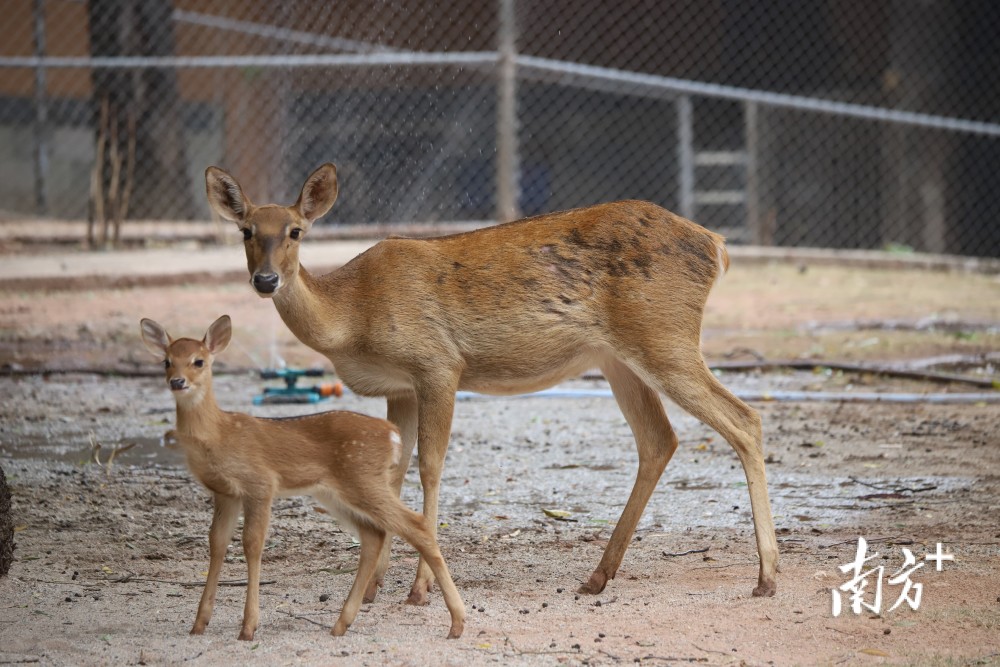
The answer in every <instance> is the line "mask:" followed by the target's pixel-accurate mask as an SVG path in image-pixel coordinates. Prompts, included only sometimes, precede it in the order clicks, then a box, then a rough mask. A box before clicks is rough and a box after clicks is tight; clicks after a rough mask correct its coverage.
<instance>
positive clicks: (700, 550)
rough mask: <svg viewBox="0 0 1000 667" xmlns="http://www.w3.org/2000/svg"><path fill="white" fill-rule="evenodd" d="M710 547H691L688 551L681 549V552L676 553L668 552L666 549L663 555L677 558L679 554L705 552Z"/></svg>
mask: <svg viewBox="0 0 1000 667" xmlns="http://www.w3.org/2000/svg"><path fill="white" fill-rule="evenodd" d="M708 549H709V547H705V548H704V549H689V550H687V551H679V552H677V553H674V554H672V553H667V552H666V551H664V552H663V555H664V556H666V557H667V558H675V557H677V556H687V555H688V554H703V553H705V552H706V551H708Z"/></svg>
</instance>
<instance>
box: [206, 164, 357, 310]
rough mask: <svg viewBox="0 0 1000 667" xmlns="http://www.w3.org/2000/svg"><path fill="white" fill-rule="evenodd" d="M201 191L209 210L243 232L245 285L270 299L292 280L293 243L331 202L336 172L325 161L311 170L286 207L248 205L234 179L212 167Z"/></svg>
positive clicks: (296, 263)
mask: <svg viewBox="0 0 1000 667" xmlns="http://www.w3.org/2000/svg"><path fill="white" fill-rule="evenodd" d="M205 190H206V191H207V193H208V203H209V204H210V205H211V207H212V210H213V211H215V212H216V213H217V214H218V215H219V216H220V217H222V218H224V219H226V220H231V221H232V222H235V223H236V224H237V226H238V227H239V228H240V231H242V232H243V239H244V244H243V245H244V248H245V250H246V253H247V268H248V269H249V270H250V284H251V285H253V288H254V289H255V290H256V291H257V294H259V295H260V296H262V297H270V296H274V294H275V293H276V292H277V291H278V290H279V289H281V287H282V286H283V285H286V284H288V283H289V282H291V281H292V280H294V279H295V276H296V275H297V274H298V270H299V241H300V240H301V239H302V237H303V236H305V234H306V232H308V231H309V228H310V227H311V226H312V223H313V221H315V220H317V219H318V218H321V217H323V216H324V215H326V213H327V212H328V211H329V210H330V208H331V207H332V206H333V202H335V201H336V200H337V192H338V189H337V168H336V167H334V166H333V165H332V164H330V163H329V162H328V163H326V164H324V165H323V166H321V167H320V168H319V169H317V170H316V171H314V172H313V173H312V174H311V175H310V176H309V178H307V179H306V182H305V185H303V186H302V192H301V193H300V194H299V199H298V201H296V202H295V203H294V204H292V205H291V206H278V205H276V204H266V205H264V206H254V205H253V204H252V203H251V202H250V200H249V199H248V198H247V196H246V195H245V194H244V193H243V188H241V187H240V184H239V183H238V182H237V181H236V179H235V178H233V177H232V176H231V175H230V174H228V173H226V172H225V171H223V170H222V169H219V168H218V167H209V168H208V169H206V170H205Z"/></svg>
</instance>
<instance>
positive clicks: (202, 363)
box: [194, 359, 205, 368]
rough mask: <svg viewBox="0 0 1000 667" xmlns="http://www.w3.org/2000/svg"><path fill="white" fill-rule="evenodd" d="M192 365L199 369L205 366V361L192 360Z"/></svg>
mask: <svg viewBox="0 0 1000 667" xmlns="http://www.w3.org/2000/svg"><path fill="white" fill-rule="evenodd" d="M194 365H195V367H196V368H201V367H202V366H204V365H205V360H204V359H195V360H194Z"/></svg>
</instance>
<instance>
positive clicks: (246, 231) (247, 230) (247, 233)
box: [243, 227, 253, 241]
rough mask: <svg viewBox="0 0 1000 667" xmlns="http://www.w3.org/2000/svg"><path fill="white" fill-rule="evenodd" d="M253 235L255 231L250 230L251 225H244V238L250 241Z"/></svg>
mask: <svg viewBox="0 0 1000 667" xmlns="http://www.w3.org/2000/svg"><path fill="white" fill-rule="evenodd" d="M251 236H253V232H251V231H250V228H249V227H244V228H243V240H244V241H249V240H250V237H251Z"/></svg>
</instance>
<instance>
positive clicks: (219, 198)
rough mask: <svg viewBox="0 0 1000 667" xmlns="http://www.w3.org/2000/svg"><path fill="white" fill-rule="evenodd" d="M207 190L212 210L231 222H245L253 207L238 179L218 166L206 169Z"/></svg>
mask: <svg viewBox="0 0 1000 667" xmlns="http://www.w3.org/2000/svg"><path fill="white" fill-rule="evenodd" d="M205 192H206V194H207V195H208V204H209V206H211V207H212V210H213V211H215V212H216V213H217V214H218V215H219V217H220V218H223V219H224V220H229V221H230V222H235V223H237V224H239V223H241V222H243V221H244V220H246V218H247V215H248V214H249V213H250V209H251V208H252V207H253V204H251V203H250V200H249V199H248V198H247V196H246V195H245V194H243V188H241V187H240V184H239V183H237V182H236V179H235V178H233V177H232V176H231V175H230V174H229V173H227V172H226V171H224V170H222V169H219V168H218V167H209V168H208V169H206V170H205Z"/></svg>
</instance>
